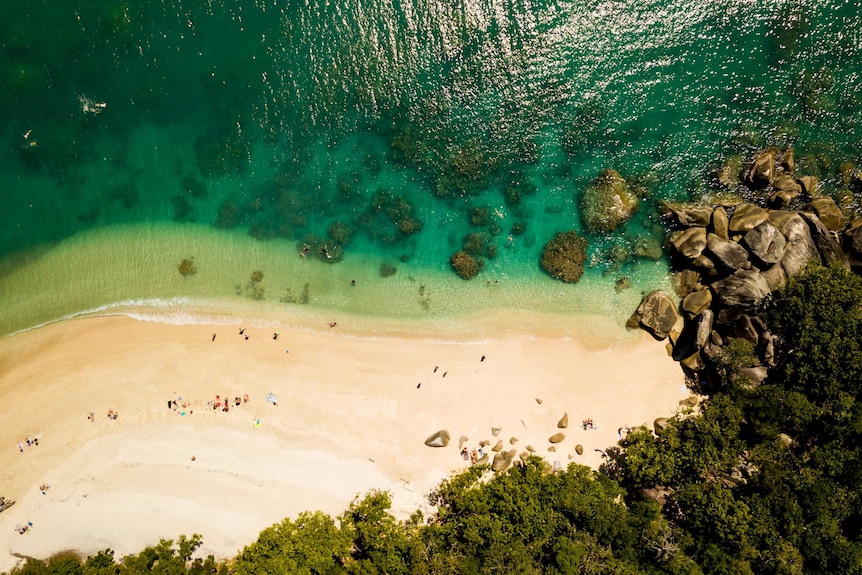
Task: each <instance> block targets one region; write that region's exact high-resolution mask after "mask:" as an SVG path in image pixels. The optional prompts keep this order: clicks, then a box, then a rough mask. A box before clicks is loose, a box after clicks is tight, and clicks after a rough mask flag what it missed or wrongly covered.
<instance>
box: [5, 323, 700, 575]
mask: <svg viewBox="0 0 862 575" xmlns="http://www.w3.org/2000/svg"><path fill="white" fill-rule="evenodd" d="M594 319H595V318H594ZM306 321H307V320H306ZM299 328H301V329H299ZM299 328H297V329H284V328H281V329H280V331H281V335H280V337H279V338H278V340H273V339H272V333H273V330H272V329H268V330H263V329H261V328H249V329H248V330H247V333H249V334H250V339H248V340H245V339H244V338H243V337H242V336H240V335H239V334H238V333H237V331H238V330H237V327H236V326H233V325H231V326H211V325H209V326H208V325H182V326H178V325H168V324H161V323H154V322H142V321H136V320H133V319H130V318H127V317H121V316H117V317H102V318H87V319H77V320H71V321H65V322H62V323H59V324H55V325H51V326H47V327H43V328H40V329H38V330H34V331H31V332H26V333H22V334H19V335H16V336H14V337H8V338H5V339H3V340H0V397H2V402H3V409H2V412H0V486H2V487H0V495H4V496H6V497H7V498H10V499H15V500H16V501H17V503H16V505H15V506H14V507H12V508H11V509H9V510H7V511H5V512H3V513H2V514H0V549H2V550H3V551H2V553H0V571H2V570H8V569H10V568H11V567H13V566H14V565H15V563H16V562H17V561H18V560H17V559H16V558H15V557H14V556H13V555H12V554H11V553H17V554H23V555H30V556H35V557H40V558H44V557H47V556H49V555H50V554H52V553H54V552H57V551H60V550H64V549H69V548H72V549H77V550H80V551H82V552H84V553H95V552H96V551H98V550H100V549H104V548H107V547H110V548H112V549H114V550H115V551H116V552H117V555H118V556H121V555H123V554H127V553H133V552H138V551H140V550H142V549H143V548H144V547H145V546H147V545H151V544H154V543H156V542H158V539H159V538H171V539H176V537H177V536H178V535H180V534H192V533H200V534H202V535H203V541H204V545H203V547H202V549H201V553H202V554H204V555H206V554H209V553H212V554H214V555H216V557H219V558H225V557H232V556H234V555H236V553H237V552H238V551H240V550H241V549H242V548H243V546H245V545H247V544H249V543H251V542H252V541H254V540H255V539H256V537H257V535H258V533H259V532H260V531H261V530H262V529H264V528H265V527H267V526H269V525H271V524H273V523H275V522H278V521H280V520H281V519H282V518H284V517H287V516H290V517H295V516H296V515H297V514H298V513H299V512H301V511H303V510H313V509H321V510H323V511H325V512H327V513H330V514H334V515H335V514H338V513H340V512H341V511H343V510H344V509H345V508H346V506H347V505H348V504H349V503H350V501H351V500H352V499H353V498H354V497H355V496H356V495H357V494H362V493H365V492H367V491H368V490H370V489H374V488H379V489H384V490H389V491H390V492H391V493H392V495H393V500H394V505H393V512H394V513H395V514H396V515H398V516H400V517H406V516H407V515H409V513H410V512H412V511H414V510H415V509H417V508H423V509H427V502H426V501H425V496H426V494H427V493H428V492H429V490H431V489H432V488H433V487H434V486H435V485H436V484H437V483H438V482H439V480H440V479H441V478H443V477H445V476H446V475H447V474H448V473H449V472H451V471H453V470H457V469H461V468H463V467H464V466H465V465H467V463H465V462H463V461H462V460H461V458H460V455H459V450H458V438H459V437H460V436H461V435H464V436H467V437H468V438H469V441H468V443H467V446H468V447H470V448H474V447H478V443H479V441H480V440H483V439H484V440H490V441H491V442H492V443H491V445H493V444H494V443H495V442H496V440H497V439H498V438H494V437H492V435H491V428H492V427H501V428H502V432H501V433H500V436H499V439H502V440H503V442H504V446H505V448H507V449H509V448H511V446H510V442H509V440H510V438H512V437H517V438H518V441H517V443H516V444H515V445H514V448H516V449H517V450H518V452H519V453H520V452H521V451H523V450H524V449H525V448H526V446H527V445H532V446H533V447H534V448H535V449H536V451H537V453H538V454H539V455H543V456H545V457H546V458H547V459H548V460H549V461H554V460H558V461H560V462H561V463H562V464H563V465H567V464H568V463H569V462H570V461H574V462H578V463H583V464H586V465H590V466H593V467H597V466H598V465H599V464H600V463H601V456H600V454H599V452H598V451H596V450H598V449H604V448H606V447H608V446H609V445H612V444H614V443H615V442H616V440H617V430H618V428H619V427H622V426H625V425H629V426H636V425H640V424H642V423H651V422H652V421H653V420H654V419H655V418H656V417H661V416H669V415H671V414H673V413H674V412H675V410H676V409H677V408H678V404H679V401H680V400H682V399H684V398H685V397H687V395H688V394H687V393H685V392H683V390H682V389H681V386H682V384H683V376H682V372H681V371H680V368H679V366H678V365H677V364H675V363H674V362H673V361H672V360H671V359H670V358H668V357H667V354H666V353H665V350H664V345H663V344H662V343H659V342H655V341H653V340H651V339H650V338H649V337H648V336H643V337H630V338H626V337H622V338H620V340H619V341H621V342H622V343H619V342H617V343H616V344H615V345H614V346H613V347H612V348H611V349H607V350H602V351H595V350H594V351H589V350H587V349H586V348H585V347H584V346H583V345H581V344H579V343H577V342H575V341H573V340H571V339H562V338H552V337H541V336H538V335H536V333H535V332H536V330H535V329H532V328H531V327H530V326H524V329H525V330H528V331H531V332H532V335H531V336H530V337H528V338H527V337H522V336H517V335H512V334H504V335H501V336H500V338H499V339H495V340H492V341H482V342H472V343H471V342H467V343H465V342H460V343H445V342H441V341H429V340H425V339H419V338H410V337H404V336H400V337H373V338H372V337H367V336H361V337H360V336H358V335H356V333H354V334H351V333H349V332H348V331H347V330H346V329H345V328H344V327H343V326H342V325H338V326H336V327H335V328H333V329H330V328H328V326H327V325H325V324H318V325H307V324H306V325H303V326H299ZM213 332H216V333H217V334H218V336H217V338H216V340H215V341H211V334H212V333H213ZM357 333H358V332H357ZM288 349H289V350H290V352H289V353H288V352H287V351H286V350H288ZM483 355H484V356H486V359H485V361H480V358H481V357H482V356H483ZM435 366H438V369H437V372H436V373H434V367H435ZM444 373H445V374H446V375H445V377H444V376H443V374H444ZM420 382H421V384H422V385H421V387H420V388H417V384H419V383H420ZM268 392H274V393H277V394H278V398H279V402H278V405H277V406H274V405H271V404H270V403H268V402H267V401H266V400H265V397H266V394H267V393H268ZM217 394H218V395H221V396H222V397H223V396H224V395H228V396H229V397H231V398H233V397H235V396H242V395H243V394H248V395H249V398H250V399H249V402H248V403H245V404H242V405H241V406H239V407H232V409H231V410H230V411H229V412H228V413H223V412H212V411H208V410H207V409H206V403H207V401H209V400H211V399H214V398H215V396H216V395H217ZM177 396H181V397H182V400H183V401H188V400H190V401H191V402H192V406H191V410H193V413H192V414H187V415H185V416H181V415H179V412H180V411H182V407H181V406H180V409H178V410H177V411H176V412H175V411H173V410H172V409H169V408H168V406H167V401H168V400H169V399H172V398H176V397H177ZM536 398H540V399H541V400H542V403H541V404H539V403H538V402H537V401H536ZM108 409H116V410H118V412H119V418H118V419H117V420H115V421H111V420H108V418H107V417H106V413H107V411H108ZM90 411H93V412H95V422H91V421H89V420H88V419H87V414H88V412H90ZM186 411H188V409H187V410H186ZM564 412H568V414H569V417H570V425H569V427H568V429H566V430H565V433H566V435H567V437H566V439H565V441H563V442H562V443H560V444H559V445H558V446H557V448H556V449H557V451H556V452H555V453H549V452H548V447H549V446H550V444H549V443H548V437H549V436H551V435H552V434H554V433H556V432H557V431H560V430H559V429H557V427H556V424H557V421H558V420H559V419H560V418H561V417H562V415H563V413H564ZM587 417H591V418H592V419H593V420H594V421H595V423H596V424H597V425H598V429H595V430H583V429H581V426H580V422H581V421H582V420H583V419H585V418H587ZM255 418H259V419H260V421H261V424H260V426H259V427H255V425H254V420H255ZM442 428H445V429H448V430H449V431H450V433H451V435H452V443H451V444H450V445H449V446H448V447H445V448H439V449H435V448H429V447H426V446H425V445H424V444H423V442H424V440H425V438H426V437H427V436H428V435H430V434H431V433H433V432H435V431H437V430H439V429H442ZM28 434H29V435H30V437H38V438H39V445H38V446H31V447H27V448H26V449H25V451H24V453H19V451H18V448H17V447H16V442H18V441H19V440H20V441H23V440H24V438H25V436H27V435H28ZM579 443H580V444H582V445H583V447H584V453H583V455H582V456H578V455H577V454H575V451H574V448H575V445H576V444H579ZM486 450H488V451H490V450H489V448H486ZM492 455H493V454H492ZM192 456H194V457H195V460H194V461H192ZM42 483H47V484H49V485H50V488H49V489H48V490H47V492H46V493H45V494H42V493H41V492H40V490H39V486H40V484H42ZM27 521H31V522H32V523H33V527H32V529H31V530H30V532H29V533H26V534H24V535H20V534H18V533H17V532H16V531H15V529H14V527H15V525H16V524H17V523H26V522H27Z"/></svg>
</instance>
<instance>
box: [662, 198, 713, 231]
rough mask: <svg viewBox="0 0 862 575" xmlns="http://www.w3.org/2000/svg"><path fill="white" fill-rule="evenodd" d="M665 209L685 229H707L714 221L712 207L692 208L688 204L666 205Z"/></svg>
mask: <svg viewBox="0 0 862 575" xmlns="http://www.w3.org/2000/svg"><path fill="white" fill-rule="evenodd" d="M664 207H665V209H667V211H669V212H670V214H671V215H672V216H673V219H674V220H676V222H677V223H678V224H679V225H681V226H683V227H686V228H688V227H691V226H699V227H704V228H705V227H706V226H708V225H709V222H710V220H711V219H712V212H713V211H714V208H712V207H710V206H691V205H687V204H673V203H668V204H664Z"/></svg>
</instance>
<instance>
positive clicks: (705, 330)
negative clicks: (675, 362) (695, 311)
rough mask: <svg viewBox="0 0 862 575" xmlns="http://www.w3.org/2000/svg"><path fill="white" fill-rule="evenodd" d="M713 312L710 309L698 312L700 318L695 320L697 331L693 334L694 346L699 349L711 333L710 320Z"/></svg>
mask: <svg viewBox="0 0 862 575" xmlns="http://www.w3.org/2000/svg"><path fill="white" fill-rule="evenodd" d="M714 316H715V314H714V313H713V312H712V310H711V309H705V310H703V313H701V314H700V319H699V320H698V322H697V332H695V336H694V346H695V347H696V348H697V349H701V348H702V347H703V346H705V345H706V344H707V342H708V341H709V334H710V333H712V320H713V318H714Z"/></svg>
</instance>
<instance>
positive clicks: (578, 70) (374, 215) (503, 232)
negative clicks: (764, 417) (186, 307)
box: [0, 0, 862, 329]
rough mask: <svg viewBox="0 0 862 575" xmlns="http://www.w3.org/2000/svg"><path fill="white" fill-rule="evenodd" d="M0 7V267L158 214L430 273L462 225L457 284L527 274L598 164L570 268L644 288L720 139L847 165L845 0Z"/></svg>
mask: <svg viewBox="0 0 862 575" xmlns="http://www.w3.org/2000/svg"><path fill="white" fill-rule="evenodd" d="M0 4H2V8H3V10H2V13H3V14H4V18H3V19H2V21H0V74H2V78H0V82H2V85H0V108H2V110H3V118H4V122H3V123H2V125H0V142H2V145H0V255H2V256H4V257H5V258H6V263H5V265H3V266H2V267H0V274H3V275H0V281H7V282H9V281H13V280H14V281H18V280H17V279H16V277H17V276H14V273H13V271H14V270H16V269H18V268H20V266H26V265H29V264H30V263H32V262H33V260H34V259H38V258H39V257H42V255H43V254H45V253H46V252H47V251H50V250H51V249H54V247H55V246H56V245H57V244H58V242H62V241H63V240H67V239H69V238H72V237H73V236H75V235H76V234H80V233H81V232H85V231H87V230H92V229H102V228H104V229H106V230H115V229H116V230H117V234H120V235H122V234H123V233H125V232H124V231H123V230H124V228H123V225H122V224H142V223H148V222H155V223H158V224H160V225H164V226H166V229H167V228H171V226H169V225H168V224H170V223H172V222H175V223H176V224H177V225H181V224H188V223H195V224H202V225H203V226H213V227H215V228H218V229H220V230H223V231H225V232H226V233H228V236H221V237H231V236H230V235H229V234H233V236H232V237H235V238H236V241H237V242H244V241H245V240H246V239H247V237H248V236H251V237H253V238H255V239H256V240H258V241H259V242H262V243H267V242H285V245H288V246H290V250H288V251H289V253H290V255H291V257H293V256H295V255H296V253H297V250H299V249H301V247H302V246H303V245H309V246H312V247H313V251H312V252H311V254H310V255H311V256H313V257H316V256H317V255H319V250H320V249H321V246H323V245H327V246H329V248H328V249H330V250H331V252H330V254H329V255H330V256H333V257H331V258H330V259H328V260H327V261H337V260H338V259H339V258H340V257H341V255H342V254H341V252H340V251H338V250H337V248H332V246H334V245H335V244H337V243H338V244H340V245H343V246H344V252H343V253H344V254H345V261H344V263H338V264H334V266H335V267H337V266H341V265H345V264H349V260H350V257H351V256H353V257H355V258H362V257H370V258H375V259H374V261H375V262H376V261H377V260H378V259H379V260H384V261H387V262H391V263H392V264H393V265H395V266H396V267H398V266H401V267H402V268H403V267H404V266H406V267H409V268H410V269H414V270H415V269H422V270H427V271H428V272H429V273H439V274H447V275H451V271H450V270H449V266H448V258H449V256H450V255H451V254H452V253H453V252H455V251H457V250H458V249H460V247H461V246H462V245H463V243H464V237H465V236H466V235H467V234H470V233H478V234H480V236H477V237H478V238H479V239H480V240H481V241H482V242H484V244H485V251H484V254H485V256H484V257H483V259H484V261H485V268H484V270H483V271H482V273H481V274H480V276H479V277H478V278H477V279H476V280H473V281H474V282H483V281H484V282H488V281H497V280H499V279H500V278H503V279H511V278H518V279H519V281H521V280H523V279H524V278H526V279H529V278H535V280H536V281H537V282H539V281H544V278H541V275H542V273H541V271H540V270H539V268H538V264H537V262H538V258H539V253H540V250H541V247H542V245H543V244H544V243H545V242H546V241H548V239H550V237H551V236H552V235H553V234H554V233H555V232H557V231H563V230H569V229H577V230H581V229H582V225H581V222H580V220H579V217H578V205H579V204H578V199H579V194H580V192H581V191H582V190H583V188H584V187H585V186H586V185H587V184H588V183H589V182H590V181H591V180H592V179H593V178H595V177H596V175H598V173H599V172H600V171H601V170H602V169H605V168H614V169H616V170H618V171H619V172H621V173H622V174H623V175H624V176H627V177H629V178H631V179H632V180H633V181H637V182H639V183H640V184H641V185H642V186H643V188H644V189H645V190H646V192H647V194H648V197H647V198H646V199H645V200H644V202H643V203H642V206H641V209H640V210H639V212H638V213H637V214H636V216H635V217H634V218H633V219H632V221H630V222H629V223H628V224H627V225H626V226H624V227H622V228H620V229H619V230H617V232H615V233H614V234H610V235H607V236H601V237H599V236H592V237H590V238H589V240H590V248H589V250H590V259H589V264H590V268H589V270H588V278H589V277H591V276H592V277H601V276H602V275H605V276H613V277H620V276H622V275H625V276H627V277H631V278H634V281H635V284H636V285H640V284H638V281H637V280H638V278H639V277H641V276H642V279H643V278H653V277H656V265H657V264H656V263H655V262H654V261H653V260H651V259H649V258H645V257H642V256H640V255H638V254H637V250H636V246H637V245H638V244H639V243H642V242H643V241H644V239H645V238H654V239H655V240H656V241H661V239H662V227H661V223H660V219H659V216H658V210H657V209H656V206H657V203H658V201H660V200H661V199H672V200H689V199H696V198H698V197H700V196H701V195H703V194H704V193H705V192H707V191H708V190H709V189H710V185H709V179H710V176H711V174H712V173H713V172H714V170H715V168H716V167H717V166H718V165H719V163H720V162H721V161H722V160H723V159H724V158H726V157H728V156H729V155H732V154H750V153H751V152H753V151H754V150H756V149H758V148H760V147H764V146H766V145H779V146H787V145H792V146H794V147H795V148H796V150H797V160H798V162H799V163H800V164H801V166H800V169H804V171H805V173H807V174H811V175H818V176H820V177H821V179H822V180H823V181H824V182H825V189H826V191H827V192H836V191H839V190H840V188H841V186H842V183H841V176H840V175H841V164H842V163H845V162H851V163H853V164H857V163H858V162H859V161H860V159H862V158H860V156H862V140H860V138H859V131H860V128H862V94H860V89H859V86H860V85H862V84H860V73H862V4H860V2H859V1H847V2H841V1H829V2H814V1H808V0H795V1H787V2H782V1H775V0H770V1H765V0H749V1H742V0H737V1H732V0H727V1H711V2H698V3H691V2H682V1H679V0H675V1H674V0H630V1H606V2H594V1H591V2H553V1H535V2H530V1H523V0H521V1H502V0H486V1H482V2H471V1H460V2H452V1H451V0H441V1H439V2H434V1H430V0H404V1H399V0H388V1H387V0H369V1H367V2H356V1H354V0H339V1H337V2H336V1H330V2H318V1H305V2H294V1H283V0H282V1H275V0H270V1H257V2H252V1H245V2H221V1H217V0H210V1H196V2H182V1H174V2H167V1H156V0H139V1H136V2H120V1H108V0H88V1H87V2H76V1H74V0H70V1H68V2H48V1H38V0H31V1H28V2H23V3H20V2H14V3H13V2H11V1H9V0H3V2H2V3H0ZM82 98H83V99H82ZM100 104H104V107H101V106H100ZM85 105H86V106H89V107H90V110H89V111H85V109H84V108H85ZM25 134H28V136H27V137H26V138H25V137H24V135H25ZM131 229H136V228H131ZM159 229H161V228H159ZM171 229H177V228H171ZM179 229H188V233H200V226H186V228H179ZM98 238H99V241H101V242H104V245H105V246H106V249H110V245H111V239H110V238H111V234H110V233H108V234H100V235H98ZM333 238H337V239H335V240H334V239H333ZM226 241H229V240H226ZM238 245H239V243H238ZM242 245H246V244H245V243H242ZM279 245H281V244H279ZM198 249H205V248H198ZM213 249H216V248H213ZM286 253H287V252H286ZM189 255H190V256H195V255H196V256H198V257H201V254H200V253H197V254H189ZM68 257H69V258H71V259H72V260H74V254H72V255H70V256H68ZM172 257H173V256H172ZM324 259H326V258H324ZM172 265H173V266H174V267H175V266H176V261H174V260H172ZM375 265H376V264H375ZM658 265H663V264H661V262H659V264H658ZM74 267H75V266H74V263H72V264H71V265H70V268H71V271H70V272H68V273H74ZM333 269H334V268H333ZM376 269H377V268H376V267H375V271H376ZM10 270H13V271H10ZM246 271H247V270H243V272H242V273H243V274H245V273H246ZM4 278H5V280H4ZM456 279H457V278H456ZM34 281H35V280H34ZM42 281H48V278H45V277H43V278H42ZM130 281H134V280H130ZM457 281H461V280H457ZM96 285H97V284H96ZM147 285H148V284H147ZM38 289H39V288H38V285H37V284H34V285H28V286H27V290H29V291H30V292H32V291H34V290H38ZM88 289H97V287H96V288H88ZM176 289H177V291H178V292H179V293H177V294H175V295H184V294H183V291H184V289H185V288H183V287H182V286H179V287H177V288H176ZM192 291H194V290H192ZM119 292H120V293H118V294H115V293H114V292H111V294H112V295H111V296H110V297H121V296H122V290H119ZM2 293H6V294H16V293H19V291H18V290H17V289H16V288H15V286H13V287H8V286H7V288H6V289H5V290H2ZM195 293H197V292H195ZM139 295H141V294H137V293H136V294H135V296H136V297H137V296H139ZM144 295H145V294H144ZM156 295H158V297H164V296H165V295H166V294H164V293H161V292H160V293H158V294H156ZM8 304H9V302H4V305H8ZM27 305H34V306H38V305H39V303H38V302H37V301H35V300H34V302H33V303H32V304H27ZM80 306H85V307H86V303H81V302H78V301H77V300H76V301H75V303H71V302H70V303H68V304H67V306H66V308H63V306H62V305H61V306H60V308H63V311H64V312H65V313H71V312H74V311H76V308H77V307H80ZM36 315H39V314H36ZM27 317H30V316H27V314H24V319H21V320H20V322H24V323H27V322H28V321H35V320H32V319H31V320H28V319H26V318H27ZM33 317H35V316H33ZM39 317H41V316H39ZM20 322H19V323H20ZM16 326H17V327H20V325H19V324H16ZM10 329H11V328H10Z"/></svg>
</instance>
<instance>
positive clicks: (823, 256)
mask: <svg viewBox="0 0 862 575" xmlns="http://www.w3.org/2000/svg"><path fill="white" fill-rule="evenodd" d="M799 215H800V216H801V217H802V219H804V220H805V221H806V222H808V231H809V232H810V233H811V239H812V240H813V241H814V245H815V246H816V248H817V251H818V252H819V253H820V260H821V262H822V263H823V265H829V264H831V263H834V262H837V263H840V264H841V265H843V266H845V267H849V265H850V263H849V260H848V259H847V255H846V254H845V253H844V251H843V250H842V249H841V246H840V245H839V244H838V241H837V240H836V239H835V238H834V237H833V234H832V232H831V231H830V230H829V229H827V227H826V226H825V225H824V224H823V222H822V221H821V220H820V218H818V217H817V216H815V215H814V214H809V213H806V212H799Z"/></svg>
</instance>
